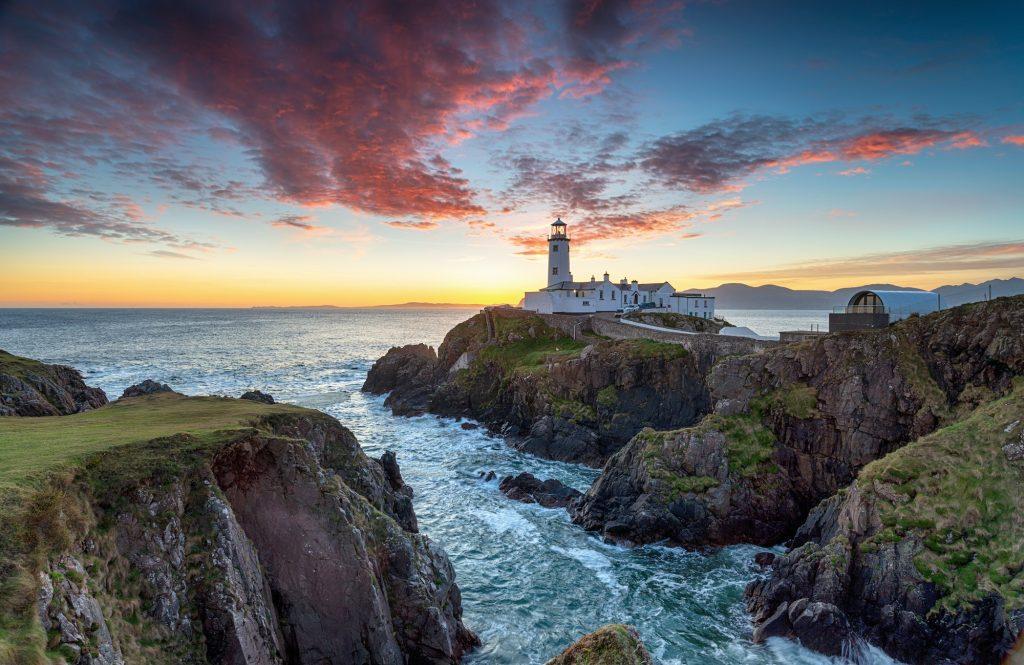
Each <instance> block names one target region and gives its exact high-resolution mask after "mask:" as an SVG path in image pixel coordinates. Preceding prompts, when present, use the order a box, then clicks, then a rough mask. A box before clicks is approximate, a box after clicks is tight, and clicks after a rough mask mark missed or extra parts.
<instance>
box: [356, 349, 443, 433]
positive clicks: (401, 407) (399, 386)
mask: <svg viewBox="0 0 1024 665" xmlns="http://www.w3.org/2000/svg"><path fill="white" fill-rule="evenodd" d="M440 372H441V370H440V368H439V367H438V363H437V353H435V351H434V349H433V348H432V347H429V346H427V345H426V344H410V345H408V346H402V347H393V348H391V349H389V350H388V352H387V353H386V354H384V356H383V357H382V358H380V359H378V360H377V362H375V363H374V364H373V367H371V368H370V371H369V372H368V373H367V375H366V381H365V382H364V383H363V388H362V389H363V390H364V391H366V392H369V393H372V394H374V395H382V394H384V393H390V394H389V395H388V397H387V399H386V400H385V401H384V404H385V405H386V406H388V407H390V408H391V410H392V412H394V414H395V415H398V416H413V415H419V414H421V413H425V412H426V411H427V407H428V405H429V403H430V397H431V395H432V394H433V392H434V388H435V386H436V384H437V382H438V380H439V374H440Z"/></svg>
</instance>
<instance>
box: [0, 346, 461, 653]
mask: <svg viewBox="0 0 1024 665" xmlns="http://www.w3.org/2000/svg"><path fill="white" fill-rule="evenodd" d="M11 357H13V356H11ZM18 361H19V364H23V363H22V361H25V359H18ZM34 369H35V370H36V371H38V370H39V368H38V367H35V368H34ZM10 371H12V370H11V368H10V365H9V364H5V365H0V375H3V374H5V373H7V372H10ZM54 372H55V373H59V374H57V375H58V376H65V377H70V378H69V380H68V381H67V384H66V386H65V387H64V389H65V390H66V391H67V392H68V394H69V395H73V394H81V390H80V385H79V382H80V377H78V375H77V373H73V374H69V372H70V371H69V370H66V368H59V369H57V370H54ZM5 385H15V386H17V384H13V383H10V382H8V383H7V384H5ZM33 385H36V384H33ZM89 390H90V391H92V392H89V393H87V394H89V395H91V396H92V398H93V401H94V402H97V403H99V402H105V401H106V400H105V397H103V398H102V400H101V399H99V397H100V396H102V391H96V390H95V389H89ZM39 392H40V393H41V394H46V395H47V396H48V397H49V398H50V399H51V400H53V403H55V404H62V403H65V401H66V400H64V399H63V398H64V397H66V396H67V395H62V394H61V393H59V392H58V391H57V390H56V389H50V390H48V392H45V393H43V392H42V391H39ZM126 393H127V395H128V396H126V397H123V398H122V399H120V400H118V401H117V402H114V403H112V404H110V405H109V406H105V407H101V408H97V409H93V410H90V411H89V412H88V413H78V410H79V409H78V408H77V407H75V408H74V409H72V408H71V407H69V408H68V410H69V411H72V412H73V413H76V415H67V416H61V417H60V418H56V419H48V421H47V422H46V427H50V428H52V429H53V435H54V437H59V435H60V433H61V431H62V430H61V428H62V427H64V425H63V423H65V422H66V423H67V424H68V426H71V425H72V420H67V421H65V420H64V419H65V418H67V419H74V422H73V426H74V427H75V431H76V432H77V433H78V435H79V436H80V437H83V438H85V439H88V440H89V441H93V442H94V445H95V449H94V450H93V451H90V452H88V453H87V454H86V455H85V456H84V457H83V458H81V459H80V460H68V462H69V464H68V465H67V467H66V469H67V470H66V471H60V472H58V473H53V472H52V471H53V470H47V469H46V468H44V467H40V471H42V472H44V474H48V476H49V480H47V481H46V482H44V483H43V484H42V485H41V487H42V489H36V488H37V487H39V486H37V485H35V484H34V481H33V478H35V477H36V476H33V475H32V472H30V471H26V473H25V476H24V477H23V478H17V477H14V476H12V477H11V478H7V477H5V480H7V481H12V480H13V482H8V484H6V485H5V486H4V487H5V489H4V490H3V492H2V495H0V501H2V503H3V507H4V511H3V513H2V517H0V534H3V538H2V539H0V575H2V577H3V579H2V580H0V581H2V585H0V589H2V591H0V594H2V597H0V625H2V627H3V629H4V630H3V631H2V636H0V653H2V654H4V658H7V657H8V656H10V657H11V658H13V659H14V660H13V661H6V660H5V662H26V663H27V662H44V660H43V658H44V657H45V658H46V659H47V660H45V662H67V663H74V664H76V665H121V664H123V663H142V662H145V663H168V664H170V663H240V664H247V665H250V664H251V665H256V664H260V665H263V664H273V663H281V664H284V663H311V664H312V663H317V664H318V665H319V664H329V663H335V664H338V665H341V664H342V663H406V662H418V663H434V664H442V663H457V662H459V661H460V660H461V658H462V656H463V655H464V654H465V653H466V652H467V651H468V650H470V649H472V648H473V647H474V646H475V645H477V644H479V640H478V639H477V638H476V636H475V635H474V634H473V633H472V632H471V631H470V630H469V629H468V628H467V627H466V626H465V625H464V624H463V622H462V604H461V594H460V591H459V587H458V585H457V583H456V581H455V571H454V570H453V568H452V565H451V563H450V562H449V560H448V558H447V556H446V555H445V553H444V552H443V551H442V550H441V549H440V548H439V547H437V546H436V545H435V544H434V543H432V542H431V541H430V540H429V539H428V538H427V537H426V536H424V535H422V534H420V533H419V532H418V528H417V524H416V516H415V513H414V511H413V508H412V489H411V488H409V487H408V486H407V485H406V484H405V483H404V481H403V480H402V477H401V473H400V471H399V469H398V465H397V462H396V460H395V457H394V455H392V454H385V455H384V456H383V457H382V458H381V459H379V460H377V459H371V458H369V457H367V456H366V455H365V454H364V453H363V452H362V450H361V449H360V447H359V444H358V442H357V441H356V439H355V437H354V436H353V435H352V433H351V432H350V431H349V430H348V429H346V428H345V427H344V426H342V425H341V424H340V423H338V421H336V420H335V419H334V418H331V417H330V416H327V415H325V414H322V413H319V412H316V411H311V410H308V409H301V408H298V407H292V406H287V405H273V404H271V403H270V400H269V399H268V396H266V395H262V394H261V395H258V396H255V397H258V399H256V400H253V399H251V398H250V399H246V400H234V399H228V398H207V397H186V396H183V395H180V394H178V393H175V392H173V391H170V390H169V389H167V387H166V386H163V385H161V384H157V383H155V382H149V383H145V384H140V385H139V386H136V387H133V389H129V391H126ZM250 397H252V396H250ZM4 403H5V404H9V405H12V407H11V408H12V409H14V410H15V411H16V412H25V411H28V410H36V409H35V406H34V405H35V404H37V403H38V398H37V397H36V395H33V394H28V393H26V391H24V390H22V389H20V387H19V389H18V390H17V391H14V392H9V393H5V394H4ZM30 407H31V408H30ZM55 408H56V407H55ZM204 419H205V420H206V421H210V426H209V427H205V426H203V425H201V423H202V422H204ZM27 420H35V419H33V418H25V417H17V416H12V417H10V418H4V419H2V420H0V432H2V433H3V436H4V438H5V439H7V440H10V441H15V442H17V441H18V440H19V437H24V445H44V444H46V441H47V438H46V436H45V433H44V434H43V435H40V434H39V432H40V431H41V430H40V429H39V428H38V427H27V429H26V428H25V427H22V425H21V423H22V422H24V421H27ZM153 423H157V424H158V427H159V428H160V429H162V430H163V431H164V433H162V434H161V435H160V436H156V437H151V436H149V435H148V434H147V435H144V436H137V437H133V436H132V435H131V434H130V433H127V434H126V433H125V431H124V430H125V429H126V428H132V427H138V428H140V429H141V430H144V431H149V429H150V428H151V427H153V426H154V425H153ZM25 424H26V425H28V424H29V423H25ZM106 439H109V441H112V442H114V443H111V444H110V445H108V441H107V440H106ZM136 439H137V440H136ZM296 534H301V537H296ZM44 654H45V656H44Z"/></svg>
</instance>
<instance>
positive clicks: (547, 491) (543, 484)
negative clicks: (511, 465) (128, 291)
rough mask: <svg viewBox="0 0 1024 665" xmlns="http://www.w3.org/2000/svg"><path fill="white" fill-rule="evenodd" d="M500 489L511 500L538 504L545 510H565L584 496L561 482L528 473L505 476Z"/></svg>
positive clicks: (499, 485) (499, 486)
mask: <svg viewBox="0 0 1024 665" xmlns="http://www.w3.org/2000/svg"><path fill="white" fill-rule="evenodd" d="M498 489H500V490H501V491H502V492H503V493H504V494H505V496H507V497H508V498H510V499H515V500H516V501H522V502H523V503H537V504H540V505H542V506H544V507H545V508H564V507H565V506H567V505H568V504H569V503H570V502H571V501H573V500H574V499H576V498H577V497H580V496H582V495H583V493H582V492H580V491H579V490H576V489H573V488H571V487H568V486H567V485H565V484H564V483H562V481H560V480H555V479H553V478H550V479H548V480H540V479H539V478H537V477H536V476H534V475H533V474H532V473H526V472H524V473H520V474H519V475H518V476H505V477H504V478H502V479H501V483H499V484H498Z"/></svg>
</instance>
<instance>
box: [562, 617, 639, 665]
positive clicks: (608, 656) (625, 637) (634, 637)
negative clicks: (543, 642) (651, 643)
mask: <svg viewBox="0 0 1024 665" xmlns="http://www.w3.org/2000/svg"><path fill="white" fill-rule="evenodd" d="M652 662H653V661H652V660H651V655H650V654H649V653H648V652H647V649H646V647H644V644H643V642H642V641H640V634H639V633H637V631H636V628H633V627H632V626H626V625H624V624H620V623H613V624H609V625H607V626H603V627H601V628H598V629H597V630H595V631H594V632H592V633H590V634H588V635H584V636H583V637H581V638H580V639H579V640H578V641H576V643H575V644H573V645H572V646H570V647H569V648H568V649H566V650H565V651H563V652H562V653H560V654H559V655H557V656H555V657H554V658H552V659H551V660H549V661H548V662H547V665H651V664H652Z"/></svg>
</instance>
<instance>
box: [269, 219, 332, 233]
mask: <svg viewBox="0 0 1024 665" xmlns="http://www.w3.org/2000/svg"><path fill="white" fill-rule="evenodd" d="M270 225H271V226H276V227H278V228H281V229H297V230H299V231H304V232H306V233H313V232H317V231H328V230H330V229H328V228H327V227H326V226H317V225H316V224H314V223H313V217H312V215H285V216H284V217H279V218H278V219H276V220H274V221H273V222H271V223H270Z"/></svg>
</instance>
